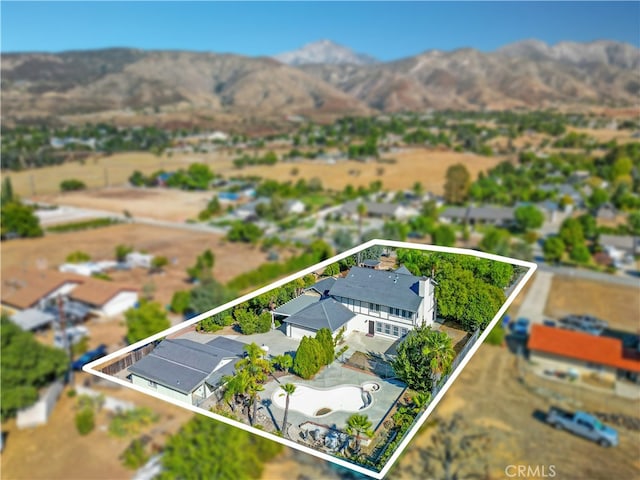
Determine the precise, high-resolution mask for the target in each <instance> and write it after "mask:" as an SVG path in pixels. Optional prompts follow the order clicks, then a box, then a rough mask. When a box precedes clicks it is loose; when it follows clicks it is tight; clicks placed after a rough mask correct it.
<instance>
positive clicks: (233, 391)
mask: <svg viewBox="0 0 640 480" xmlns="http://www.w3.org/2000/svg"><path fill="white" fill-rule="evenodd" d="M222 381H223V382H224V383H225V384H226V388H225V391H224V396H223V399H224V401H225V402H227V403H228V404H229V406H230V407H231V410H233V411H235V405H236V404H237V403H238V396H239V395H246V394H247V391H248V389H249V375H248V373H247V372H246V371H245V370H242V371H239V372H238V373H236V374H235V375H226V376H224V377H222ZM232 399H233V402H232V401H231V400H232Z"/></svg>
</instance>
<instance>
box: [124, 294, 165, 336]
mask: <svg viewBox="0 0 640 480" xmlns="http://www.w3.org/2000/svg"><path fill="white" fill-rule="evenodd" d="M124 318H125V322H126V324H127V342H129V344H132V343H136V342H139V341H140V340H143V339H145V338H147V337H150V336H151V335H153V334H154V333H158V332H160V331H162V330H166V329H167V328H169V327H170V326H171V322H169V319H168V318H167V313H166V312H165V310H164V308H163V307H162V305H160V304H159V303H158V302H149V301H146V300H142V301H141V302H140V306H139V307H138V308H130V309H129V310H127V311H126V312H124Z"/></svg>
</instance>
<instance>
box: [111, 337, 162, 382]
mask: <svg viewBox="0 0 640 480" xmlns="http://www.w3.org/2000/svg"><path fill="white" fill-rule="evenodd" d="M155 347H156V344H155V342H152V343H150V344H149V345H145V346H144V347H141V348H138V349H137V350H134V351H133V352H129V353H127V354H126V355H125V356H124V357H122V358H120V359H119V360H115V361H114V362H113V363H111V364H109V365H107V366H105V367H102V368H101V369H100V371H101V372H102V373H106V374H107V375H115V374H117V373H118V372H120V371H122V370H124V369H125V368H129V367H130V366H131V365H133V364H134V363H136V362H137V361H139V360H141V359H142V357H144V356H146V355H148V354H149V353H150V352H151V350H153V349H154V348H155Z"/></svg>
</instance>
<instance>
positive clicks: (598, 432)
mask: <svg viewBox="0 0 640 480" xmlns="http://www.w3.org/2000/svg"><path fill="white" fill-rule="evenodd" d="M547 423H549V424H551V425H553V426H554V427H555V428H556V429H558V430H566V431H568V432H571V433H573V434H575V435H578V436H580V437H584V438H587V439H589V440H592V441H594V442H596V443H598V444H599V445H600V446H602V447H615V446H617V445H618V432H617V431H616V430H615V429H613V428H611V427H608V426H606V425H604V424H603V423H602V422H601V421H600V420H598V419H597V418H596V417H594V416H593V415H589V414H588V413H585V412H580V411H578V412H575V413H571V412H567V411H565V410H561V409H559V408H555V407H552V408H551V409H550V410H549V412H548V413H547Z"/></svg>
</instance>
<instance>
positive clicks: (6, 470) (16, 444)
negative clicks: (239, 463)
mask: <svg viewBox="0 0 640 480" xmlns="http://www.w3.org/2000/svg"><path fill="white" fill-rule="evenodd" d="M87 377H88V374H85V373H81V374H78V375H77V376H76V384H79V383H82V382H83V381H84V379H86V378H87ZM96 390H98V388H96ZM100 391H102V392H103V393H104V394H105V395H109V396H113V397H116V398H119V399H122V400H127V401H131V402H133V403H135V404H136V406H147V407H150V408H152V409H153V410H154V411H155V412H156V413H158V414H159V415H160V420H159V421H158V422H157V423H156V424H154V425H153V426H151V427H149V428H147V429H146V430H145V431H144V432H142V433H145V434H148V435H150V436H151V438H152V442H153V443H154V444H158V445H162V444H163V443H164V442H165V439H166V436H167V435H170V434H172V433H175V432H176V431H177V430H178V429H179V427H180V426H181V425H182V424H183V423H184V422H186V421H187V420H188V419H189V418H191V416H192V415H193V413H191V412H189V411H188V410H184V409H181V408H179V407H176V406H175V405H171V404H169V403H166V402H162V401H160V400H157V399H155V398H152V397H149V396H146V395H141V394H139V393H137V392H134V391H133V390H129V389H125V388H118V389H112V388H102V389H100ZM75 405H76V399H75V398H69V397H67V395H66V392H63V393H62V395H61V397H60V401H59V402H58V404H57V405H56V407H55V409H54V411H53V413H52V415H51V417H50V418H49V422H48V423H47V424H46V425H42V426H40V427H36V428H33V429H27V430H18V429H17V427H16V424H15V420H11V421H9V422H6V423H4V424H3V425H2V431H3V432H4V433H5V434H6V435H7V436H6V439H5V449H4V451H3V452H2V478H5V479H8V480H18V479H20V480H22V479H24V480H35V479H43V480H50V479H63V478H64V479H73V480H75V479H78V480H89V479H91V480H97V479H105V480H113V479H125V478H130V477H131V475H132V471H130V470H127V469H126V468H124V467H123V466H122V464H121V463H120V460H119V458H118V457H119V456H120V455H121V453H122V452H123V451H124V450H125V449H126V448H127V446H128V445H129V442H131V440H133V438H135V437H131V438H116V437H112V436H110V435H109V433H108V431H107V429H108V426H109V419H110V415H111V414H110V413H109V412H106V411H104V410H103V411H101V412H100V413H99V414H98V415H97V416H96V428H95V429H94V430H93V431H92V432H91V433H89V434H88V435H86V436H81V435H80V434H79V433H78V432H77V431H76V427H75V423H74V417H75V412H76V410H75Z"/></svg>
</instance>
